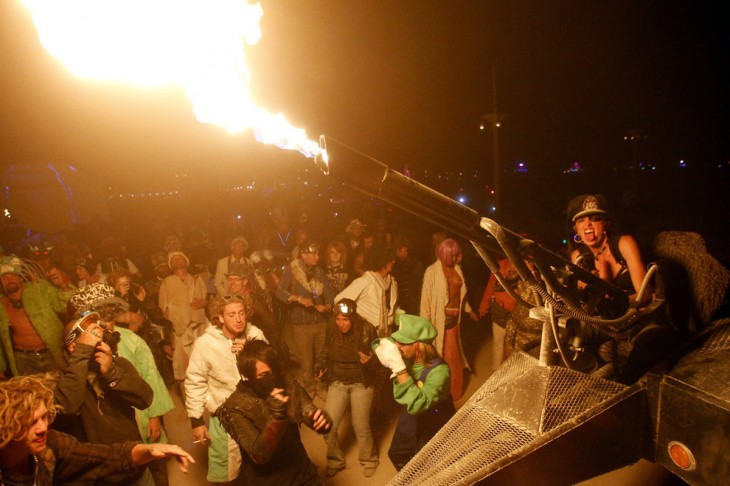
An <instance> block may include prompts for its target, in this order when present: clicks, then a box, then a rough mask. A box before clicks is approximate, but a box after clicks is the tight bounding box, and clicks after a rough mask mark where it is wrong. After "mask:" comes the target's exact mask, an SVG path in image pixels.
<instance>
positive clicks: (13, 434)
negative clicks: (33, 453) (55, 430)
mask: <svg viewBox="0 0 730 486" xmlns="http://www.w3.org/2000/svg"><path fill="white" fill-rule="evenodd" d="M49 380H50V378H49V377H48V375H46V376H41V375H31V376H18V377H14V378H10V379H9V380H5V381H0V449H2V448H4V447H5V446H6V445H8V444H9V443H10V441H20V440H23V438H24V437H25V435H26V434H27V433H28V429H30V427H31V426H32V425H33V417H34V415H35V412H36V409H37V408H38V407H39V406H40V405H41V404H44V405H45V406H46V409H48V423H51V422H52V421H53V419H54V418H55V417H56V409H57V406H56V405H54V404H53V390H51V388H50V387H49V385H48V383H49Z"/></svg>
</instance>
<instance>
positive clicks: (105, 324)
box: [69, 282, 175, 486]
mask: <svg viewBox="0 0 730 486" xmlns="http://www.w3.org/2000/svg"><path fill="white" fill-rule="evenodd" d="M69 304H70V308H71V309H72V310H73V315H74V317H76V318H77V319H78V318H81V317H83V316H85V315H87V314H89V313H92V312H93V313H96V314H98V316H99V325H100V326H101V328H102V329H103V330H104V332H103V334H102V336H104V338H106V339H107V342H108V344H109V345H110V347H111V348H112V353H113V354H114V355H115V356H116V355H117V354H118V355H119V356H120V357H122V358H124V359H125V360H127V361H129V363H131V365H132V366H133V367H134V369H135V370H137V372H138V373H139V375H140V376H141V377H142V379H143V380H144V381H145V383H147V384H148V385H149V386H150V387H151V388H152V391H153V397H152V403H151V404H150V405H149V407H145V408H140V407H136V410H135V412H134V415H135V420H136V422H137V430H138V431H139V435H140V437H141V438H142V441H143V442H146V443H148V444H152V443H156V442H159V443H166V442H167V436H166V434H165V429H164V427H163V423H162V416H163V415H164V414H166V413H167V412H169V411H170V410H172V409H174V408H175V404H174V403H173V401H172V397H171V396H170V392H169V391H168V390H167V387H166V386H165V382H164V380H163V379H162V376H161V375H160V372H159V370H158V369H157V365H156V362H155V358H154V355H153V354H152V351H151V349H150V347H149V346H148V345H147V343H146V342H145V341H144V339H142V338H141V337H140V336H139V335H137V334H135V333H134V332H132V331H130V330H129V329H125V328H123V327H115V324H116V322H117V321H118V320H119V316H121V315H124V314H125V313H126V312H127V311H129V305H128V304H127V302H126V301H124V300H123V299H121V298H120V297H118V296H117V295H116V293H115V290H114V288H113V287H112V286H111V285H109V284H106V283H98V282H97V283H95V284H91V285H88V286H86V287H84V288H83V289H81V290H79V291H77V292H76V293H75V294H74V295H73V297H71V301H70V302H69ZM150 470H151V471H152V474H153V476H154V479H155V484H156V485H158V486H164V485H166V484H167V482H168V481H167V465H166V464H165V463H164V461H158V462H154V463H152V464H151V465H150Z"/></svg>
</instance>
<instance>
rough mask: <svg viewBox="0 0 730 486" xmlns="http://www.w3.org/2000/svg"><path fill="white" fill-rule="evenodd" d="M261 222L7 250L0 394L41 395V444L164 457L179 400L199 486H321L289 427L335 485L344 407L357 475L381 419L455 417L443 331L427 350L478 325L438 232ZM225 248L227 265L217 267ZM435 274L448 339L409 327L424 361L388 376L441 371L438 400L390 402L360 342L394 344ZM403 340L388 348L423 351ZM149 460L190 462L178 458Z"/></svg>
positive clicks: (376, 222) (139, 470) (385, 366)
mask: <svg viewBox="0 0 730 486" xmlns="http://www.w3.org/2000/svg"><path fill="white" fill-rule="evenodd" d="M268 217H269V222H270V224H267V225H266V227H262V228H254V229H251V228H248V230H249V231H241V233H240V234H234V235H231V236H230V237H228V238H227V239H226V241H225V242H224V243H223V242H213V241H211V240H210V238H209V237H208V236H206V235H205V234H204V232H199V231H191V233H193V234H191V235H188V234H181V233H179V232H178V233H171V234H169V235H166V236H165V237H164V238H162V239H161V241H159V242H158V245H155V246H152V247H151V248H150V252H149V255H148V260H147V261H144V259H143V260H142V261H134V260H137V258H134V259H133V257H131V256H130V255H129V252H128V251H127V248H126V245H125V242H124V238H123V237H121V236H110V235H106V236H105V237H103V238H102V239H101V240H100V241H98V242H95V241H75V242H74V244H73V245H71V244H70V240H69V239H68V238H63V239H61V238H57V239H54V238H53V236H50V235H40V236H37V237H35V238H31V239H30V240H29V243H25V242H23V244H21V245H16V246H15V247H13V245H11V244H8V243H4V245H3V246H4V247H5V252H4V253H5V256H2V257H1V258H0V274H2V283H3V286H2V300H3V303H4V305H3V306H0V343H1V344H2V346H1V347H0V372H1V373H2V374H1V375H0V378H1V381H0V383H2V386H6V385H8V386H10V385H9V384H11V383H16V382H17V380H20V379H22V377H25V376H34V377H37V378H38V380H39V381H37V382H33V383H31V385H32V386H31V388H33V389H43V390H44V391H43V393H44V394H46V395H48V394H50V395H49V396H51V397H52V399H51V400H50V401H48V400H46V401H45V402H43V405H44V406H45V407H46V409H47V410H49V411H51V410H52V411H53V414H52V416H51V417H49V419H48V420H47V422H48V423H49V424H50V421H51V420H50V419H51V418H53V417H55V421H54V422H53V425H52V428H53V429H54V431H56V432H58V433H63V434H68V435H69V436H71V437H74V438H75V439H76V440H77V441H79V443H84V444H85V443H91V444H106V445H107V446H110V447H112V448H115V447H119V444H127V443H130V442H131V443H140V444H148V445H152V444H166V443H167V442H168V439H167V434H166V431H165V427H164V420H163V416H164V415H165V414H166V413H168V412H170V411H171V410H173V409H174V408H175V405H174V401H173V399H172V397H173V394H179V396H180V397H181V401H182V403H184V406H185V412H186V414H187V416H188V417H189V419H190V424H191V429H192V434H193V436H194V439H195V441H196V442H197V443H201V444H204V445H206V446H207V450H208V465H207V468H208V473H207V479H208V481H210V482H214V483H233V484H235V483H236V482H237V481H238V482H241V483H242V484H243V483H246V482H248V483H250V484H280V483H281V481H283V480H284V479H286V481H290V480H292V481H293V482H294V483H296V484H310V483H311V484H318V482H319V481H320V480H319V478H318V477H317V469H316V467H315V466H314V465H313V464H312V463H311V461H310V460H309V459H308V456H307V453H306V451H305V449H304V447H303V446H302V443H301V439H300V438H299V431H298V428H297V425H298V424H302V423H304V424H306V425H309V426H310V427H312V428H313V429H314V430H316V431H318V432H320V433H322V435H323V440H324V443H325V445H326V448H327V464H326V467H325V475H326V476H329V477H331V476H334V475H335V474H337V473H338V472H339V471H341V470H342V469H344V468H345V467H346V463H345V454H344V452H343V451H342V449H341V448H340V440H339V439H340V436H341V435H342V432H341V431H340V429H341V427H340V426H341V424H342V419H343V417H344V415H345V413H346V411H347V409H348V408H349V409H350V416H351V419H352V420H351V424H352V427H353V429H354V431H355V436H356V438H357V442H358V447H359V456H358V457H359V462H360V465H361V467H362V471H363V474H364V476H365V477H371V476H372V475H373V474H374V472H375V470H376V469H377V467H378V465H379V462H380V458H379V457H378V453H377V448H376V446H375V442H374V438H373V437H374V432H373V429H374V428H377V427H379V426H382V425H384V423H385V422H386V421H390V420H394V419H395V417H396V415H397V414H398V411H399V410H400V408H401V407H404V408H403V409H404V410H407V412H404V413H406V415H409V414H420V413H421V412H422V411H424V410H426V409H431V408H433V407H434V406H435V404H436V403H437V402H441V401H443V400H444V399H448V401H449V402H450V403H452V407H451V408H453V401H454V400H458V399H459V398H460V396H461V394H462V393H463V380H462V379H461V378H460V379H455V380H454V382H455V383H456V386H457V387H458V388H459V389H458V390H455V389H454V388H453V386H454V385H452V384H451V379H450V376H451V374H452V370H451V369H450V367H451V366H459V368H458V369H457V368H454V370H453V373H458V374H460V375H463V373H464V369H468V365H467V364H466V362H465V360H464V361H460V360H459V359H458V357H457V359H456V360H451V361H449V364H448V366H446V365H445V363H446V361H443V360H441V358H440V355H441V354H442V353H443V352H447V354H448V353H449V352H452V351H453V349H457V356H458V349H460V344H459V337H458V331H457V332H456V333H454V334H452V333H449V337H447V338H446V342H447V345H444V344H443V343H442V342H441V341H443V335H444V334H445V333H448V332H449V331H448V330H447V329H454V328H455V327H458V324H459V321H460V316H456V314H460V313H461V311H462V310H463V311H465V312H468V313H471V315H472V317H476V316H475V315H474V313H473V312H472V311H471V307H470V306H469V304H468V302H467V300H466V299H465V292H466V286H465V280H464V276H463V273H461V270H460V267H459V263H460V260H457V259H456V258H451V255H452V253H453V252H455V254H459V251H460V250H459V244H458V243H457V242H456V240H453V239H450V238H446V235H445V234H441V233H440V232H439V233H438V234H437V235H435V236H434V237H433V238H431V237H429V236H428V233H425V236H424V234H419V233H409V234H406V233H405V232H404V231H403V230H402V231H401V232H396V233H395V234H393V232H392V230H391V229H390V228H389V225H388V224H387V221H386V219H385V218H381V217H375V218H368V214H367V213H363V214H362V215H361V216H359V217H353V218H351V219H349V220H348V221H347V222H346V224H343V226H341V227H340V228H335V229H331V230H330V231H327V232H322V231H319V230H318V229H317V228H316V227H312V226H308V225H306V224H302V222H301V221H298V222H297V225H292V224H291V223H290V221H289V218H288V216H287V211H286V209H285V208H284V207H281V206H277V207H275V208H273V209H272V210H271V211H269V213H268ZM364 221H367V223H366V222H364ZM239 229H242V228H241V227H239ZM244 233H246V234H244ZM413 241H417V242H418V243H419V244H421V245H422V246H423V247H424V248H426V251H425V252H423V253H422V254H425V255H426V256H427V258H428V255H429V254H430V255H431V256H430V258H431V259H430V260H426V259H423V258H422V257H421V256H420V255H418V254H417V252H416V250H415V249H414V244H413ZM250 242H253V244H251V243H250ZM219 243H221V244H219ZM222 244H225V246H226V250H227V251H226V253H225V254H220V253H219V254H216V253H215V248H220V247H221V246H222ZM440 245H445V246H448V248H449V252H450V253H449V261H448V262H447V261H446V260H445V259H444V258H442V257H441V256H439V255H438V254H437V253H436V250H437V249H438V248H439V247H440ZM70 246H73V248H70ZM8 249H10V250H11V251H8ZM69 255H75V258H74V259H71V258H70V257H69ZM424 260H425V261H424ZM442 261H443V265H444V268H448V269H452V271H455V272H458V274H457V275H461V276H460V277H458V279H459V281H458V282H456V281H454V282H451V281H450V282H444V283H443V287H444V289H446V288H448V289H449V295H446V296H445V297H444V298H445V300H444V305H446V304H448V306H450V309H449V310H448V312H449V314H450V317H451V319H449V320H448V326H445V324H444V322H443V321H444V316H441V315H440V314H438V315H431V314H428V315H427V316H426V318H425V319H423V322H424V323H425V324H423V325H427V326H429V329H430V330H431V331H430V332H429V333H427V334H426V335H424V336H421V339H422V341H423V343H424V346H426V345H428V349H429V352H428V353H425V354H423V353H421V351H413V352H411V353H410V354H409V353H407V352H405V351H404V353H403V357H402V359H401V361H400V363H408V367H412V366H415V368H414V369H415V370H417V371H418V373H421V372H422V368H423V366H424V365H426V367H427V368H429V369H430V367H431V365H438V367H439V369H440V368H444V367H445V370H446V372H445V373H444V372H443V371H441V372H438V373H434V374H433V376H434V377H440V378H439V385H438V387H437V388H438V393H436V395H434V394H433V393H434V392H433V389H431V388H429V389H427V390H425V391H423V392H422V391H421V388H419V387H417V386H414V387H413V390H411V391H410V392H409V393H408V394H406V395H407V397H408V398H402V397H400V392H399V391H398V390H399V389H402V388H403V385H402V383H400V380H401V377H403V376H404V373H403V370H402V369H397V370H396V369H393V367H392V359H390V358H387V357H385V356H381V355H382V354H383V352H384V350H385V349H386V348H387V346H382V345H381V346H376V347H372V344H373V342H381V343H382V342H385V341H384V340H386V341H388V342H389V343H396V342H400V341H398V336H399V334H398V333H399V332H401V334H403V333H405V334H404V336H405V335H409V334H408V331H407V329H409V327H410V326H411V324H410V322H411V321H409V318H410V317H415V316H418V315H419V314H420V313H421V312H422V309H426V308H428V307H429V305H427V304H424V302H423V299H426V300H428V301H430V300H432V299H435V298H436V297H435V295H436V293H438V291H439V289H440V288H441V287H439V286H436V285H435V284H434V282H433V281H432V280H429V283H428V284H427V285H425V286H424V270H425V268H426V267H427V266H428V265H429V264H431V263H432V262H435V263H438V265H439V268H441V265H442V263H440V262H442ZM454 268H457V270H453V269H454ZM426 274H427V275H428V272H426ZM454 285H455V286H456V289H457V290H456V294H455V295H456V297H455V298H454V297H453V296H452V294H453V293H454V292H452V291H451V287H453V286H454ZM444 291H445V290H444ZM439 299H441V297H439ZM424 306H425V307H424ZM441 311H442V312H441V313H442V314H443V312H444V310H443V309H441ZM455 316H456V317H455ZM454 317H455V319H454ZM431 321H433V324H434V325H435V326H434V325H432V324H431ZM437 336H439V338H437ZM401 339H402V340H403V339H405V341H403V346H404V348H403V349H406V348H408V347H409V346H410V348H408V349H411V348H412V349H413V350H417V349H420V348H418V346H414V343H415V342H416V341H414V340H412V339H411V338H408V339H406V338H401ZM409 339H410V340H409ZM436 339H440V340H439V341H438V343H434V341H435V340H436ZM398 346H401V345H400V344H398ZM393 349H398V348H397V347H396V346H395V344H393ZM437 349H438V350H437ZM378 350H380V351H378ZM397 353H399V354H400V352H398V351H397ZM448 356H451V355H448ZM449 359H451V358H449ZM403 366H404V367H405V366H406V365H405V364H403ZM397 367H398V368H400V364H399V365H398V366H397ZM389 368H390V369H389ZM403 369H410V368H403ZM413 373H416V371H413ZM391 375H392V376H391ZM408 376H410V375H408ZM419 376H420V375H418V374H417V375H413V379H414V380H418V379H419ZM424 379H425V378H424ZM430 380H431V379H429V382H430ZM414 383H415V382H414ZM26 385H27V384H26ZM13 386H15V385H13ZM34 393H35V392H34ZM434 397H437V398H438V400H436V401H434ZM414 401H416V402H418V403H417V404H415V405H414V403H413V402H414ZM315 403H318V404H320V406H319V407H317V406H316V405H315ZM36 406H37V407H40V405H39V404H36ZM441 408H443V407H441ZM30 412H32V413H31V415H32V414H35V412H37V410H31V411H30ZM441 416H443V414H442V415H441ZM23 430H24V429H23ZM20 432H22V430H20V431H19V430H13V431H9V432H8V434H9V435H8V437H11V436H12V437H13V439H12V440H9V441H8V442H3V445H2V446H1V447H2V448H7V447H13V444H15V438H17V434H18V433H20ZM4 433H5V432H4ZM42 435H43V436H44V437H46V435H45V433H44V434H42ZM64 437H65V436H64ZM3 440H5V435H4V436H3ZM422 440H423V438H422V437H421V438H420V439H419V441H422ZM398 441H401V442H404V443H405V442H408V441H407V440H406V439H404V438H401V439H398ZM105 450H106V449H105ZM114 450H115V451H116V449H114ZM124 450H125V451H126V449H124ZM160 450H163V451H165V452H164V454H162V455H178V457H180V458H181V461H183V462H184V466H185V467H187V463H186V461H188V460H189V457H188V456H183V455H182V454H178V453H179V451H177V450H176V449H175V450H173V451H172V452H170V451H168V450H167V449H156V451H157V452H159V451H160ZM115 453H116V452H115ZM155 457H157V456H155ZM393 457H395V456H393ZM398 457H400V459H398V460H397V461H399V462H398V463H397V464H396V467H398V468H400V467H402V465H403V464H404V462H403V459H402V455H401V456H398ZM122 462H123V461H122ZM135 464H136V463H135ZM394 464H395V463H394ZM8 467H9V465H0V471H2V472H3V474H4V477H8V475H12V474H13V473H9V472H6V471H11V469H7V468H8ZM53 471H54V470H53V469H52V468H51V469H50V474H51V475H53V474H54V472H53ZM23 472H27V471H23ZM92 474H96V473H92ZM104 474H108V478H109V479H108V480H106V481H107V482H108V483H112V482H117V481H118V479H119V477H121V476H119V475H122V476H125V477H126V478H127V482H129V483H131V484H146V485H149V484H155V485H158V486H159V485H163V484H167V483H168V480H167V469H166V465H165V464H164V462H161V461H151V460H145V461H144V464H142V463H140V464H136V466H135V467H130V468H128V470H124V469H123V468H122V470H120V471H118V472H114V473H113V474H112V473H110V472H109V471H106V472H105V473H104ZM59 477H60V476H59ZM94 477H96V478H98V479H96V481H97V482H99V483H103V482H104V481H105V479H104V476H103V475H99V476H94ZM251 481H253V483H251Z"/></svg>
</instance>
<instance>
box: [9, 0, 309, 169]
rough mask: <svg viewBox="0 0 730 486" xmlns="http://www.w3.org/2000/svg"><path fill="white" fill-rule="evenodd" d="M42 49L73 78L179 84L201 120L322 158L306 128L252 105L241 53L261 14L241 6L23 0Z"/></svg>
mask: <svg viewBox="0 0 730 486" xmlns="http://www.w3.org/2000/svg"><path fill="white" fill-rule="evenodd" d="M22 1H23V3H24V4H25V6H26V7H27V8H28V10H30V12H31V15H32V17H33V22H34V23H35V26H36V28H37V29H38V33H39V37H40V40H41V43H42V44H43V46H44V47H45V49H46V50H47V51H48V52H49V53H50V54H51V55H53V56H54V57H56V58H57V59H59V60H60V61H61V62H62V63H63V64H64V65H65V66H66V67H67V68H68V69H69V70H70V71H71V72H72V73H74V74H75V75H77V76H80V77H83V78H88V79H94V80H100V81H112V82H116V83H126V84H132V85H136V86H142V87H158V86H163V85H170V84H173V85H179V86H182V87H183V88H184V89H185V92H186V94H187V96H188V99H189V100H190V102H191V103H192V105H193V112H194V114H195V117H196V118H197V119H198V121H200V122H203V123H210V124H215V125H219V126H221V127H224V128H225V129H226V130H228V131H229V132H230V133H241V132H243V131H244V130H246V129H248V128H251V129H252V130H253V132H254V136H255V137H256V140H258V141H259V142H262V143H266V144H273V145H276V146H277V147H279V148H283V149H289V150H298V151H299V152H301V153H302V154H304V155H305V156H307V157H315V156H316V155H318V154H320V153H321V152H322V149H320V147H319V145H318V144H317V143H316V142H314V141H312V140H309V139H308V138H307V135H306V133H305V131H304V130H303V129H300V128H296V127H293V126H291V125H290V124H289V123H288V122H287V121H286V118H285V117H284V115H282V114H278V115H272V114H270V113H267V112H266V111H265V110H263V109H261V108H258V107H256V106H255V105H254V104H253V102H252V101H251V98H250V94H249V86H250V83H251V76H250V72H249V70H248V66H247V65H246V59H245V47H246V45H255V44H256V43H258V41H259V39H260V38H261V29H260V27H259V21H260V19H261V17H262V16H263V9H262V8H261V5H260V4H259V3H255V4H248V2H247V1H246V0H22Z"/></svg>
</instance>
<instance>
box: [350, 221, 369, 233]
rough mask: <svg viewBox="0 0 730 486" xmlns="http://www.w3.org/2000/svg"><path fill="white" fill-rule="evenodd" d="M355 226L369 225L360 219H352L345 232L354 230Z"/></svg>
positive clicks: (364, 226)
mask: <svg viewBox="0 0 730 486" xmlns="http://www.w3.org/2000/svg"><path fill="white" fill-rule="evenodd" d="M355 226H360V227H361V228H366V227H367V225H366V224H363V222H362V221H360V220H359V219H351V220H350V223H349V224H348V225H347V228H345V233H352V230H354V229H355Z"/></svg>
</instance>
